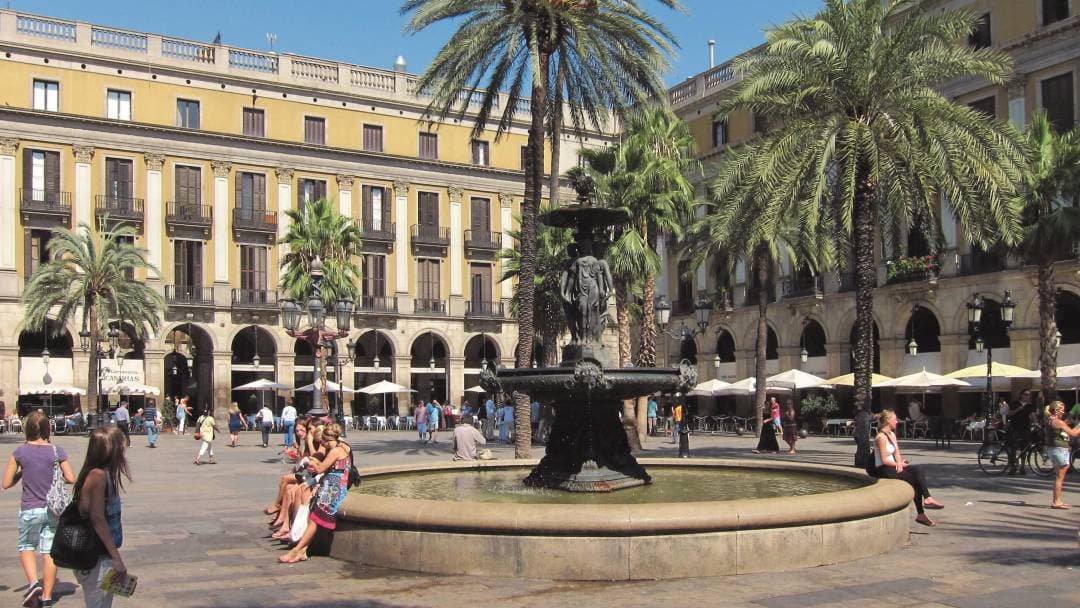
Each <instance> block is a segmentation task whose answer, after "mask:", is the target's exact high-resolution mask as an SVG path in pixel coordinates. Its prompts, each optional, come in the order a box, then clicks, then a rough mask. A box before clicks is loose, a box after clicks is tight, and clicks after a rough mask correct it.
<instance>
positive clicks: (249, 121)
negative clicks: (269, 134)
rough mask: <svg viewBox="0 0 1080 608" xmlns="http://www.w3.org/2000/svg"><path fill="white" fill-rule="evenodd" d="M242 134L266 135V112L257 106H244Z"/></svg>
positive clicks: (251, 135)
mask: <svg viewBox="0 0 1080 608" xmlns="http://www.w3.org/2000/svg"><path fill="white" fill-rule="evenodd" d="M244 135H247V136H248V137H266V114H265V113H264V112H263V111H262V110H260V109H258V108H244Z"/></svg>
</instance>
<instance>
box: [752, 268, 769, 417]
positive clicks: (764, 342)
mask: <svg viewBox="0 0 1080 608" xmlns="http://www.w3.org/2000/svg"><path fill="white" fill-rule="evenodd" d="M755 258H756V259H755V260H754V264H755V265H756V267H757V268H756V272H757V275H758V320H757V343H756V344H755V346H756V348H755V352H754V379H755V384H754V387H755V390H754V412H756V416H757V424H756V425H755V426H756V427H757V428H756V431H755V433H754V434H755V435H758V436H760V435H761V427H763V426H764V425H763V424H762V422H761V420H762V418H764V417H765V392H766V391H765V383H766V381H765V367H766V364H767V357H768V350H767V346H768V343H769V324H768V323H767V322H766V315H767V313H768V310H769V290H768V281H769V253H768V250H766V249H765V248H764V247H759V248H758V251H757V254H756V255H755Z"/></svg>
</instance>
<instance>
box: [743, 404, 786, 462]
mask: <svg viewBox="0 0 1080 608" xmlns="http://www.w3.org/2000/svg"><path fill="white" fill-rule="evenodd" d="M774 401H775V399H774ZM779 405H780V404H779V403H778V404H777V407H779ZM776 432H777V427H776V425H775V424H774V423H773V415H772V408H771V407H770V409H769V414H767V415H766V417H765V418H763V419H762V420H761V434H760V435H758V442H757V447H755V448H754V449H753V450H750V451H751V452H753V453H755V454H760V453H762V452H767V453H771V454H775V453H777V452H779V451H780V444H779V443H777V441H776Z"/></svg>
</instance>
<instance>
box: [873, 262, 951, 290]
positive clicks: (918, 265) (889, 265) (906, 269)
mask: <svg viewBox="0 0 1080 608" xmlns="http://www.w3.org/2000/svg"><path fill="white" fill-rule="evenodd" d="M885 266H886V271H885V277H886V279H885V282H886V283H887V284H889V285H896V284H899V283H913V282H916V281H929V282H936V281H937V277H938V273H939V272H941V264H940V262H939V261H938V259H937V258H935V257H934V256H929V255H925V256H914V257H908V256H900V257H898V258H896V259H895V260H889V261H887V262H885Z"/></svg>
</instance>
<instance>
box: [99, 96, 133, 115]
mask: <svg viewBox="0 0 1080 608" xmlns="http://www.w3.org/2000/svg"><path fill="white" fill-rule="evenodd" d="M105 115H106V116H107V117H109V118H111V119H113V120H131V93H129V92H128V91H116V90H113V89H109V91H108V93H106V95H105Z"/></svg>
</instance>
